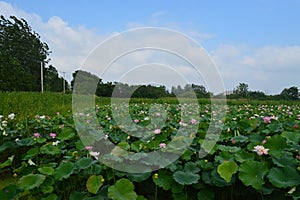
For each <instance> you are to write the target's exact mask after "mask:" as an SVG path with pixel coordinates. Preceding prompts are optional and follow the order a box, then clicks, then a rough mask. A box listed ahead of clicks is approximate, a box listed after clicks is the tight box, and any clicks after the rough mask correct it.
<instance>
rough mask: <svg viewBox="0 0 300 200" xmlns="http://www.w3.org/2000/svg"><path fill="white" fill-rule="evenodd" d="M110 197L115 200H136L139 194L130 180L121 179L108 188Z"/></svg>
mask: <svg viewBox="0 0 300 200" xmlns="http://www.w3.org/2000/svg"><path fill="white" fill-rule="evenodd" d="M108 197H109V198H111V199H113V200H135V199H137V197H138V196H137V194H136V193H135V191H134V185H133V183H132V182H130V181H129V180H128V179H125V178H121V179H120V180H118V181H117V182H116V183H115V184H114V185H112V186H110V187H108Z"/></svg>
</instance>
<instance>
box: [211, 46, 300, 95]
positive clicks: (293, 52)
mask: <svg viewBox="0 0 300 200" xmlns="http://www.w3.org/2000/svg"><path fill="white" fill-rule="evenodd" d="M211 54H212V58H213V59H214V61H215V62H216V64H217V65H218V67H219V69H220V71H221V73H222V75H223V79H224V82H225V84H226V86H227V88H229V89H232V88H233V87H234V86H236V85H237V84H238V83H239V82H247V83H248V84H249V86H250V88H251V89H253V90H254V89H257V90H258V89H259V90H262V91H268V92H269V93H272V94H274V93H280V91H281V90H282V89H283V88H286V87H290V86H292V85H295V86H298V87H299V86H300V81H299V74H300V56H299V55H300V46H264V47H260V48H255V49H254V48H250V47H245V46H243V47H237V46H230V45H222V46H219V48H218V49H217V50H215V51H213V52H211Z"/></svg>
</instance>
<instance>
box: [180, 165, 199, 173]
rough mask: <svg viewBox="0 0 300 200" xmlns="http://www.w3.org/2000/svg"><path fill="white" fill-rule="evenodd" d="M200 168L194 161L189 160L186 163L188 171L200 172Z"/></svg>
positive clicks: (185, 167)
mask: <svg viewBox="0 0 300 200" xmlns="http://www.w3.org/2000/svg"><path fill="white" fill-rule="evenodd" d="M200 170H201V169H200V168H199V167H198V166H197V164H196V163H194V162H187V163H186V164H185V165H184V171H186V172H191V173H198V172H200Z"/></svg>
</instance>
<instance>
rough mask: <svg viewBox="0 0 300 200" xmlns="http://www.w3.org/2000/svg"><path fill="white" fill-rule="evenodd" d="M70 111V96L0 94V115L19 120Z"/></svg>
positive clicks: (106, 100)
mask: <svg viewBox="0 0 300 200" xmlns="http://www.w3.org/2000/svg"><path fill="white" fill-rule="evenodd" d="M95 102H96V103H97V104H108V103H110V98H107V97H97V98H96V99H95ZM141 102H147V103H153V102H156V103H171V104H172V103H178V99H177V98H162V99H130V103H141ZM199 103H201V104H206V103H210V100H209V99H199ZM298 103H299V102H290V101H253V100H252V101H250V100H245V99H241V100H227V104H229V105H236V104H252V105H258V104H271V105H279V104H286V105H292V104H298ZM71 111H72V94H62V93H50V92H45V93H40V92H0V115H8V114H10V113H16V114H17V115H18V118H19V119H22V118H30V117H34V116H35V115H49V116H52V115H55V114H56V113H57V112H60V113H62V114H64V113H67V112H71Z"/></svg>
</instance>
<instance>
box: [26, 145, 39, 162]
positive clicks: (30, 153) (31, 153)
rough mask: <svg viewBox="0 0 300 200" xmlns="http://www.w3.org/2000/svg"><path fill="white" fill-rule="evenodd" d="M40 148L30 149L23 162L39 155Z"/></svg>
mask: <svg viewBox="0 0 300 200" xmlns="http://www.w3.org/2000/svg"><path fill="white" fill-rule="evenodd" d="M38 152H39V150H38V148H31V149H29V150H28V151H27V152H26V154H25V155H24V157H23V160H29V159H32V158H34V157H35V156H36V155H37V154H38Z"/></svg>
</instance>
